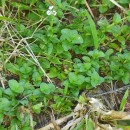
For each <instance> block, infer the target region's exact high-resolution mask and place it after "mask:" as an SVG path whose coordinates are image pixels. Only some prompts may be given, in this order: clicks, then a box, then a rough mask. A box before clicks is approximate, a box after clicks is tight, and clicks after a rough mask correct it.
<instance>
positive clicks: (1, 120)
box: [0, 113, 4, 124]
mask: <svg viewBox="0 0 130 130" xmlns="http://www.w3.org/2000/svg"><path fill="white" fill-rule="evenodd" d="M3 118H4V114H2V113H0V124H1V123H2V122H3Z"/></svg>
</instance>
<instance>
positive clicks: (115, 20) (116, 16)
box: [113, 13, 121, 23]
mask: <svg viewBox="0 0 130 130" xmlns="http://www.w3.org/2000/svg"><path fill="white" fill-rule="evenodd" d="M113 22H114V23H119V22H121V16H120V15H119V14H118V13H115V14H114V16H113Z"/></svg>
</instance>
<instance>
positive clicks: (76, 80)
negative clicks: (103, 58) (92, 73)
mask: <svg viewBox="0 0 130 130" xmlns="http://www.w3.org/2000/svg"><path fill="white" fill-rule="evenodd" d="M69 81H70V83H72V84H74V85H81V84H82V83H84V81H85V77H84V76H83V75H80V74H75V73H73V72H70V73H69Z"/></svg>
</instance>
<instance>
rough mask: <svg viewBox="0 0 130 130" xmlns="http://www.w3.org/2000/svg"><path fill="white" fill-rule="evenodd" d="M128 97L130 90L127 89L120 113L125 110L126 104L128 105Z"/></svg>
mask: <svg viewBox="0 0 130 130" xmlns="http://www.w3.org/2000/svg"><path fill="white" fill-rule="evenodd" d="M128 97H129V90H128V89H127V90H126V91H125V94H124V96H123V98H122V100H121V104H120V108H119V110H120V111H123V110H124V107H125V104H126V103H127V98H128Z"/></svg>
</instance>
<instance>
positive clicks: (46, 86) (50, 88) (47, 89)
mask: <svg viewBox="0 0 130 130" xmlns="http://www.w3.org/2000/svg"><path fill="white" fill-rule="evenodd" d="M40 90H41V92H43V93H44V94H50V93H51V92H54V91H55V86H54V85H53V84H47V83H41V85H40Z"/></svg>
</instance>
